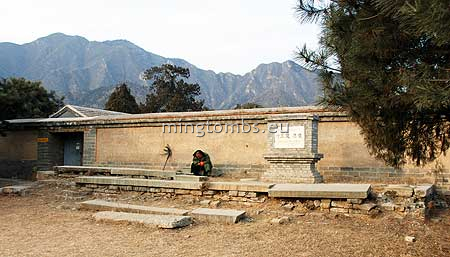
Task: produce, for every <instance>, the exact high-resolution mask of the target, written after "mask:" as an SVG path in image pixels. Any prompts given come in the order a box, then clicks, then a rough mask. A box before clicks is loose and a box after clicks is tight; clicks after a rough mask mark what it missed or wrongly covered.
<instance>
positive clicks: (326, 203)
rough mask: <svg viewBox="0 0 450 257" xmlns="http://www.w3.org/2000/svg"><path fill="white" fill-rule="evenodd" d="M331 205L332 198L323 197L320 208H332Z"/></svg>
mask: <svg viewBox="0 0 450 257" xmlns="http://www.w3.org/2000/svg"><path fill="white" fill-rule="evenodd" d="M330 206H331V200H329V199H323V200H322V201H320V208H321V209H330Z"/></svg>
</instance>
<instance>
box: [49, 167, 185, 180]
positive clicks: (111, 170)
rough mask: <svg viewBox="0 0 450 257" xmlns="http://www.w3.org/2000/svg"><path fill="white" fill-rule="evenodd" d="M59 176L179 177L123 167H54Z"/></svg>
mask: <svg viewBox="0 0 450 257" xmlns="http://www.w3.org/2000/svg"><path fill="white" fill-rule="evenodd" d="M53 169H54V170H55V172H56V173H59V174H79V173H83V174H91V175H96V174H110V175H117V176H145V177H157V178H165V179H173V178H174V177H175V175H177V172H176V171H165V170H151V169H138V168H123V167H95V166H55V167H53Z"/></svg>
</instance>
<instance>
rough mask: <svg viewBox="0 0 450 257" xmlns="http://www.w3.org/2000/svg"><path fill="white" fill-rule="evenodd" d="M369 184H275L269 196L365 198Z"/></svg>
mask: <svg viewBox="0 0 450 257" xmlns="http://www.w3.org/2000/svg"><path fill="white" fill-rule="evenodd" d="M369 191H370V185H369V184H276V185H274V186H273V187H272V188H271V189H269V197H295V198H353V199H366V198H367V196H368V193H369Z"/></svg>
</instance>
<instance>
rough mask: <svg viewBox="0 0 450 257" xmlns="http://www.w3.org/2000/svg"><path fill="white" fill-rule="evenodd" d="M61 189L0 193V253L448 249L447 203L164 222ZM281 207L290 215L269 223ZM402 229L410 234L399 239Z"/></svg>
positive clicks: (134, 198)
mask: <svg viewBox="0 0 450 257" xmlns="http://www.w3.org/2000/svg"><path fill="white" fill-rule="evenodd" d="M62 189H63V188H61V187H58V188H57V187H55V186H47V185H46V186H43V187H40V188H36V189H33V190H32V193H31V194H29V195H27V196H22V197H19V196H0V217H1V219H0V228H1V233H0V256H450V215H449V214H450V212H449V211H448V210H441V211H439V212H436V213H435V214H434V215H433V217H434V218H433V219H432V220H431V221H427V222H423V221H418V220H412V219H408V218H400V217H395V216H392V215H391V216H379V217H376V218H370V217H347V216H336V215H327V214H323V213H322V214H320V213H307V214H306V215H304V216H301V214H300V213H297V212H295V210H294V211H285V210H283V209H282V208H280V207H279V203H278V202H277V201H266V202H265V203H262V204H257V205H252V206H249V205H244V204H237V203H234V204H230V203H223V205H222V206H221V208H235V209H243V210H246V211H247V213H248V214H249V216H250V217H251V218H250V219H248V220H246V221H244V222H240V223H238V224H235V225H220V224H207V223H195V224H194V225H192V226H189V227H187V228H183V229H176V230H167V229H166V230H165V229H158V228H155V227H146V226H142V225H133V224H123V223H122V224H111V223H98V222H95V221H94V220H93V218H92V212H87V211H80V210H78V209H77V206H78V205H77V202H76V201H71V200H66V201H63V200H59V199H58V198H57V197H56V196H57V195H59V194H60V193H61V190H62ZM92 198H93V197H90V198H89V199H92ZM119 198H120V199H121V200H122V201H123V202H130V203H140V204H144V205H145V204H146V205H151V206H166V207H180V208H188V209H193V208H197V207H199V206H200V205H199V204H198V203H196V202H193V201H192V200H187V199H179V198H177V199H158V198H150V197H146V198H145V197H143V196H141V195H140V194H133V193H128V194H122V195H120V196H119ZM144 198H145V199H144ZM260 212H261V213H260ZM256 213H259V214H256ZM284 215H286V216H289V217H291V218H292V220H291V222H289V223H288V224H283V225H279V224H277V225H271V224H270V222H269V221H270V220H271V219H272V218H274V217H279V216H284ZM405 236H414V237H416V242H413V243H410V242H406V241H405V239H404V238H405Z"/></svg>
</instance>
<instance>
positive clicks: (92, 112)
mask: <svg viewBox="0 0 450 257" xmlns="http://www.w3.org/2000/svg"><path fill="white" fill-rule="evenodd" d="M123 114H127V113H123V112H114V111H108V110H102V109H95V108H90V107H83V106H76V105H69V104H68V105H65V106H64V107H63V108H61V109H60V110H59V111H57V112H55V113H54V114H52V115H50V118H60V117H97V116H109V115H123Z"/></svg>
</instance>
